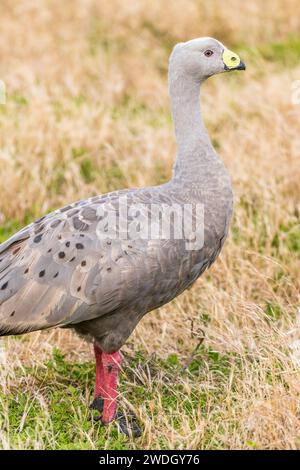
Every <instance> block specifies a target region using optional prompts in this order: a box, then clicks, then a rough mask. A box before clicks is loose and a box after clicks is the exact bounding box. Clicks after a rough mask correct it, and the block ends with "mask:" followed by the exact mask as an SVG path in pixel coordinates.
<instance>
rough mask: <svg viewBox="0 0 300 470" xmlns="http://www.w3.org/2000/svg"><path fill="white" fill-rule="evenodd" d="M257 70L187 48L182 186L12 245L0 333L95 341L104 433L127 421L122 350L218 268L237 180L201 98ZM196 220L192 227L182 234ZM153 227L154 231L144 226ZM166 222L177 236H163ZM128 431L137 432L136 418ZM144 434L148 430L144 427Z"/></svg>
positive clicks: (125, 195) (56, 220)
mask: <svg viewBox="0 0 300 470" xmlns="http://www.w3.org/2000/svg"><path fill="white" fill-rule="evenodd" d="M245 68H246V67H245V64H244V63H243V62H242V61H241V59H240V57H239V56H238V55H237V54H235V53H234V52H232V51H230V50H229V49H228V48H226V47H225V46H224V45H223V44H222V43H221V42H220V41H218V40H216V39H214V38H209V37H205V38H197V39H192V40H190V41H187V42H181V43H179V44H177V45H176V46H175V47H174V49H173V51H172V53H171V56H170V60H169V72H168V81H169V94H170V99H171V110H172V117H173V123H174V130H175V136H176V142H177V156H176V161H175V164H174V167H173V174H172V177H171V179H170V180H169V181H168V182H166V183H164V184H161V185H158V186H152V187H146V188H138V189H123V190H119V191H114V192H111V193H108V194H104V195H99V196H96V197H91V198H89V199H86V200H81V201H78V202H75V203H72V204H69V205H67V206H65V207H63V208H61V209H58V210H56V211H54V212H52V213H50V214H48V215H45V216H44V217H41V218H40V219H38V220H36V221H35V222H33V223H31V224H30V225H28V226H26V227H25V228H23V229H22V230H20V231H19V232H18V233H16V234H14V235H13V236H12V237H11V238H9V239H8V240H7V241H5V242H4V243H2V244H1V245H0V336H5V335H19V334H24V333H28V332H32V331H36V330H43V329H46V328H53V327H62V328H73V329H74V330H75V331H76V332H77V333H79V334H80V335H83V336H84V337H85V338H86V339H87V340H89V341H92V342H93V346H94V353H95V362H96V383H95V389H94V401H93V403H92V405H91V407H92V408H94V409H97V410H98V411H99V412H100V416H99V418H100V419H101V421H102V423H103V424H104V425H107V424H109V423H111V422H112V421H113V420H115V419H116V420H117V419H118V418H120V419H121V417H122V416H120V414H119V412H118V409H117V397H118V393H117V384H118V375H119V371H120V368H121V364H122V356H121V353H120V349H121V347H122V346H123V345H124V343H125V342H126V340H127V339H128V338H129V336H130V334H131V333H132V331H133V330H134V328H135V327H136V325H137V324H138V322H139V321H140V320H141V318H142V317H143V316H144V315H145V314H146V313H148V312H150V311H152V310H154V309H156V308H158V307H160V306H162V305H164V304H166V303H168V302H170V301H171V300H172V299H174V298H175V297H176V296H178V295H179V294H181V293H182V292H183V291H184V290H185V289H187V288H188V287H190V286H191V285H192V284H193V283H194V282H195V281H196V279H197V278H198V277H199V276H200V275H201V274H202V273H203V272H204V271H205V270H206V269H208V268H209V267H210V266H211V264H212V263H213V262H214V261H215V259H216V258H217V256H218V254H219V253H220V250H221V248H222V246H223V244H224V241H225V239H226V236H227V234H228V229H229V223H230V219H231V214H232V207H233V195H232V188H231V182H230V177H229V175H228V172H227V170H226V168H225V166H224V164H223V162H222V161H221V159H220V158H219V157H218V155H217V153H216V151H215V149H214V148H213V145H212V143H211V140H210V138H209V135H208V132H207V130H206V128H205V125H204V122H203V120H202V115H201V107H200V100H199V92H200V88H201V86H202V84H203V83H204V82H205V80H206V79H207V78H208V77H211V76H212V75H215V74H218V73H222V72H225V71H233V70H245ZM198 206H199V207H200V208H201V209H202V211H199V213H201V214H202V215H201V216H200V215H199V217H198V215H197V214H198V212H197V211H196V212H197V214H196V215H195V213H194V209H197V207H198ZM124 208H125V209H127V210H126V211H125V210H124ZM137 208H138V209H137ZM170 208H171V209H172V210H173V215H172V214H171V216H170V217H168V214H169V213H167V212H166V210H167V209H170ZM157 209H158V210H157ZM185 209H186V210H185ZM185 212H186V213H189V214H190V219H189V220H190V221H192V224H188V223H186V226H187V230H185V231H182V230H181V232H180V230H179V231H178V228H179V229H182V227H183V225H184V224H185V222H186V220H187V219H188V217H186V218H184V217H183V216H184V215H185ZM191 213H192V216H191ZM169 215H170V214H169ZM141 220H143V221H144V222H145V221H147V222H148V225H147V224H146V225H147V227H148V229H149V227H150V229H151V230H150V231H149V230H148V231H147V230H146V231H145V230H141V229H140V230H138V229H137V226H140V228H141V226H142V225H143V224H141ZM166 220H167V221H169V226H170V230H169V232H168V233H167V235H168V236H165V232H164V233H161V232H162V230H160V226H161V223H162V222H166ZM116 221H117V223H116ZM199 221H201V223H200V222H199ZM113 222H114V223H113ZM198 222H199V223H198ZM193 224H194V225H193ZM144 225H145V224H144ZM167 225H168V224H167ZM195 226H196V228H193V227H195ZM116 227H117V228H118V230H117V229H116ZM120 227H121V228H122V230H120ZM152 229H153V231H154V232H155V233H154V235H153V236H152ZM150 232H151V233H150ZM175 232H176V234H175ZM177 232H178V233H177ZM179 232H180V233H179ZM145 233H146V235H145ZM175 235H176V236H175ZM123 418H124V416H123ZM121 428H122V430H123V431H124V432H125V434H126V433H127V434H128V433H129V430H128V429H127V428H126V425H125V424H124V420H123V427H122V426H121ZM134 432H135V434H136V435H139V433H140V431H139V429H138V428H137V427H136V428H134Z"/></svg>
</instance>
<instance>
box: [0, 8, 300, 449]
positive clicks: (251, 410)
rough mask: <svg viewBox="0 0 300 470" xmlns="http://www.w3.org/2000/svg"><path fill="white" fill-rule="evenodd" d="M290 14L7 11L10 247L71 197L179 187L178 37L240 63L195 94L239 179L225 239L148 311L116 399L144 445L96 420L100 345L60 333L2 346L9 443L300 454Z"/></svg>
mask: <svg viewBox="0 0 300 470" xmlns="http://www.w3.org/2000/svg"><path fill="white" fill-rule="evenodd" d="M297 8H298V9H299V7H298V0H287V1H283V0H272V1H271V0H266V1H265V2H264V8H261V2H259V1H258V0H254V1H252V2H240V1H238V0H230V1H228V2H226V7H225V6H224V2H221V0H211V1H209V2H207V1H204V0H191V1H189V2H186V1H183V0H176V1H175V0H166V1H165V2H161V1H159V0H154V1H153V2H151V6H149V2H146V0H140V1H139V2H133V1H129V2H121V0H112V1H110V2H105V3H104V2H98V1H93V0H92V1H91V2H89V3H88V6H87V3H86V2H83V1H82V0H76V1H72V2H71V0H67V1H65V2H64V5H63V7H62V6H61V3H60V2H58V1H56V0H54V1H51V2H50V1H48V0H43V1H41V2H39V5H35V4H34V3H32V2H30V1H26V2H21V1H16V2H14V4H13V5H11V2H7V1H4V4H3V9H2V16H1V20H2V21H1V33H2V36H3V37H4V38H5V41H4V42H3V44H2V46H1V50H0V79H1V80H3V81H4V82H5V84H6V89H7V102H6V104H5V105H0V126H1V146H0V188H1V210H0V241H1V242H2V241H4V240H5V239H6V238H8V237H9V236H10V235H11V234H13V233H15V231H17V230H19V229H20V228H21V227H22V226H24V225H26V224H28V223H30V222H31V221H32V220H34V219H35V218H36V217H39V216H41V215H43V214H44V213H46V212H49V211H51V210H53V209H54V208H57V207H60V206H63V205H64V204H67V203H69V202H71V201H75V200H78V199H81V198H85V197H88V196H92V195H96V194H98V193H104V192H106V191H109V190H114V189H117V188H120V187H133V186H144V185H151V184H155V183H161V182H163V181H166V180H167V179H168V178H169V177H170V175H171V169H172V164H173V157H174V155H175V139H174V135H173V130H172V122H171V119H170V114H169V99H168V91H167V81H166V80H167V77H166V71H167V63H168V62H167V61H168V55H169V53H170V50H171V48H172V46H173V44H174V43H175V42H179V41H183V40H187V39H190V38H192V37H197V36H200V35H210V36H216V37H218V38H219V39H221V40H222V41H224V42H225V43H226V44H227V45H228V46H229V47H230V48H231V49H233V50H235V49H236V50H237V51H238V52H239V53H240V55H241V56H242V58H243V59H244V60H245V62H246V63H247V71H246V73H243V74H231V75H223V76H218V77H214V78H213V79H211V80H209V81H208V83H207V84H206V85H205V87H204V90H203V97H202V99H203V112H204V114H205V120H206V123H207V127H208V130H209V132H210V134H211V136H212V139H213V142H214V145H215V147H216V148H217V150H218V152H219V154H220V155H221V157H222V159H223V160H224V162H225V164H226V166H227V167H228V169H229V171H230V174H231V176H232V182H233V187H234V192H235V211H234V218H233V221H232V225H231V232H230V237H229V239H228V241H227V242H226V245H225V247H224V250H223V252H222V254H221V256H220V258H219V259H218V261H217V262H216V263H215V265H214V266H213V267H212V268H211V269H210V270H209V271H208V272H207V273H206V274H205V275H204V276H203V277H202V278H201V279H199V281H197V283H196V284H195V285H194V286H193V287H192V289H190V290H188V291H187V292H185V293H184V294H183V295H181V296H180V297H179V298H177V299H175V300H174V301H173V302H171V303H170V304H168V305H166V306H164V307H163V308H161V309H159V310H158V311H156V312H153V313H151V314H150V315H148V316H146V317H145V318H144V319H143V320H142V321H141V323H140V324H139V326H138V327H137V329H136V331H135V332H134V334H133V335H132V337H131V338H130V340H129V342H128V344H127V345H126V346H125V347H124V355H125V362H124V366H123V371H122V378H121V383H120V407H121V408H123V409H124V410H130V409H131V410H133V411H134V412H135V413H136V414H137V416H138V419H139V421H140V423H141V424H142V428H143V434H142V437H141V438H139V439H137V440H132V439H127V438H125V437H124V436H122V435H120V434H118V431H117V429H116V426H115V425H110V426H109V427H107V428H104V427H102V426H100V424H99V422H97V421H96V420H95V419H94V418H93V413H92V412H91V411H89V410H88V404H89V403H90V401H91V397H92V392H93V381H94V374H95V372H94V361H93V357H92V350H91V346H90V345H89V344H87V343H85V342H83V340H82V339H80V338H78V337H77V336H76V335H74V334H73V333H72V332H70V331H63V330H51V331H48V332H37V333H33V334H30V335H27V336H24V337H22V338H20V337H10V338H7V339H5V340H2V341H1V344H0V347H1V349H0V359H1V367H0V380H1V385H2V388H1V392H0V447H1V448H3V449H44V448H46V449H99V448H101V449H102V448H103V449H104V448H105V449H135V448H137V449H174V448H176V449H189V448H193V449H237V448H239V449H275V448H278V449H299V448H300V425H299V398H300V381H299V367H300V360H299V357H300V356H299V339H300V320H299V318H300V317H299V312H300V310H299V307H300V306H299V292H300V282H299V270H300V229H299V227H300V206H299V200H300V187H299V151H300V147H299V133H300V106H295V105H293V104H292V100H291V92H292V88H291V86H292V83H293V82H294V81H295V80H299V79H300V64H299V57H300V55H299V44H300V37H299V30H300V18H299V15H297V14H295V12H296V11H297ZM20 18H22V21H20V20H19V19H20ZM27 24H30V25H31V27H30V30H28V27H27V26H26V25H27ZM12 45H13V47H12ZM203 334H204V336H205V338H204V342H203V343H202V344H201V346H200V347H198V348H197V345H198V344H199V341H200V339H201V338H202V337H203Z"/></svg>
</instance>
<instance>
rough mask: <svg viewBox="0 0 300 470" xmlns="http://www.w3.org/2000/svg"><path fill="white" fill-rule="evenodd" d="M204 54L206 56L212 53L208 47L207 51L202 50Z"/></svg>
mask: <svg viewBox="0 0 300 470" xmlns="http://www.w3.org/2000/svg"><path fill="white" fill-rule="evenodd" d="M204 55H205V56H206V57H211V56H212V55H213V51H211V50H210V49H208V50H207V51H205V52H204Z"/></svg>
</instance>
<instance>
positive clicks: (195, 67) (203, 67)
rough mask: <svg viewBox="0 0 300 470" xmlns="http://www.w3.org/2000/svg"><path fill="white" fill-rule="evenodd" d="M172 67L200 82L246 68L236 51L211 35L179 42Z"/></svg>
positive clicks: (173, 53) (174, 51)
mask: <svg viewBox="0 0 300 470" xmlns="http://www.w3.org/2000/svg"><path fill="white" fill-rule="evenodd" d="M170 67H171V68H172V69H173V70H176V73H178V74H180V75H181V74H183V75H185V76H187V75H189V76H191V77H192V78H194V79H195V80H196V81H197V82H199V83H200V82H202V81H203V80H205V79H207V78H208V77H211V76H212V75H215V74H217V73H222V72H228V71H232V70H245V69H246V66H245V64H244V62H242V60H241V59H240V57H239V56H238V55H237V54H236V53H234V52H232V51H230V50H229V49H227V47H226V46H224V44H222V43H221V42H220V41H218V40H217V39H214V38H209V37H205V38H198V39H192V40H191V41H187V42H182V43H179V44H177V45H176V46H175V47H174V49H173V52H172V54H171V57H170Z"/></svg>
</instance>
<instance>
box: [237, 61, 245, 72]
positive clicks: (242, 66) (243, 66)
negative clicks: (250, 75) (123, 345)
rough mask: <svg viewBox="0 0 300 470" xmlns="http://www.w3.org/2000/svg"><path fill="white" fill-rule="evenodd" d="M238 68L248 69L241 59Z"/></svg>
mask: <svg viewBox="0 0 300 470" xmlns="http://www.w3.org/2000/svg"><path fill="white" fill-rule="evenodd" d="M236 70H246V64H245V63H244V62H243V61H242V60H241V62H240V63H239V65H238V66H237V68H236Z"/></svg>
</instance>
